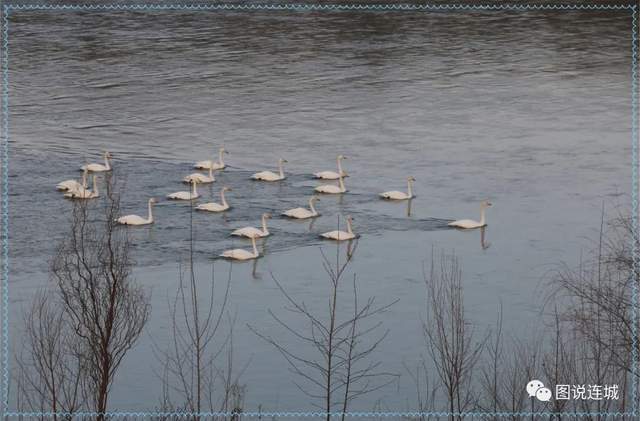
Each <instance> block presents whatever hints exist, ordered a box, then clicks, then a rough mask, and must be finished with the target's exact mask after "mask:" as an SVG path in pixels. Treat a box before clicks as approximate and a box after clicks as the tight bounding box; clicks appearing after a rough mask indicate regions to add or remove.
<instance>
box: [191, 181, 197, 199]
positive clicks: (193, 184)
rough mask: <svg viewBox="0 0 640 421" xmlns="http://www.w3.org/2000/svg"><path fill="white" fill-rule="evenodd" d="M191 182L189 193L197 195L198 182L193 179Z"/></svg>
mask: <svg viewBox="0 0 640 421" xmlns="http://www.w3.org/2000/svg"><path fill="white" fill-rule="evenodd" d="M191 184H192V186H191V195H192V196H197V195H198V190H196V184H198V183H196V182H195V181H194V182H192V183H191Z"/></svg>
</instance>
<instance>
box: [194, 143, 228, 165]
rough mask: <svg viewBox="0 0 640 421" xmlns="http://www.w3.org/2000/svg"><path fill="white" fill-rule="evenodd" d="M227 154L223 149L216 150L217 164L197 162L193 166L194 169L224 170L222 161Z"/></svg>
mask: <svg viewBox="0 0 640 421" xmlns="http://www.w3.org/2000/svg"><path fill="white" fill-rule="evenodd" d="M228 153H229V152H227V151H226V150H225V149H224V148H220V149H219V150H218V162H215V161H212V160H210V159H209V160H207V161H198V162H196V163H195V165H194V166H193V167H194V168H197V169H199V170H208V169H212V170H223V169H225V168H226V166H227V165H226V164H225V163H224V159H223V155H224V154H228Z"/></svg>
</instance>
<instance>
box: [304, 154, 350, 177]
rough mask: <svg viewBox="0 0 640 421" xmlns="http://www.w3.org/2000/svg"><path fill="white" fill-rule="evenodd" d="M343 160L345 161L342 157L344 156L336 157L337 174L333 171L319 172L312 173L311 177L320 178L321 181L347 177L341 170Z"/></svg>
mask: <svg viewBox="0 0 640 421" xmlns="http://www.w3.org/2000/svg"><path fill="white" fill-rule="evenodd" d="M343 159H347V157H346V156H344V155H338V158H337V161H338V172H335V171H320V172H316V173H313V176H314V177H315V178H320V179H323V180H337V179H338V178H340V176H341V175H342V177H349V175H348V174H347V173H346V172H344V171H343V170H342V164H341V161H342V160H343Z"/></svg>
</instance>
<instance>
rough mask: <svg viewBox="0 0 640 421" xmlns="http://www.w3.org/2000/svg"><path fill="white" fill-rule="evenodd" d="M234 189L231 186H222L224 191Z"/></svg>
mask: <svg viewBox="0 0 640 421" xmlns="http://www.w3.org/2000/svg"><path fill="white" fill-rule="evenodd" d="M232 190H233V189H232V188H231V187H229V186H224V187H223V188H222V191H223V192H224V191H232Z"/></svg>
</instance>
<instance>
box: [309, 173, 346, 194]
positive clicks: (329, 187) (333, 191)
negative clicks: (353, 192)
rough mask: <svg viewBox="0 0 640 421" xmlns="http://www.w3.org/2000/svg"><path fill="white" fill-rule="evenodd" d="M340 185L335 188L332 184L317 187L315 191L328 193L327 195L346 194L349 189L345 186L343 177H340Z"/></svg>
mask: <svg viewBox="0 0 640 421" xmlns="http://www.w3.org/2000/svg"><path fill="white" fill-rule="evenodd" d="M338 180H339V181H338V185H337V186H334V185H332V184H322V185H320V186H317V187H316V188H315V191H317V192H318V193H327V194H340V193H344V192H346V191H347V189H346V188H345V186H344V180H343V177H342V176H340V177H338Z"/></svg>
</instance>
